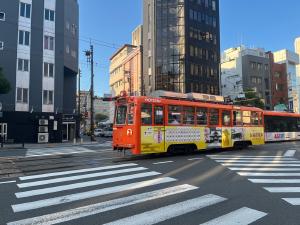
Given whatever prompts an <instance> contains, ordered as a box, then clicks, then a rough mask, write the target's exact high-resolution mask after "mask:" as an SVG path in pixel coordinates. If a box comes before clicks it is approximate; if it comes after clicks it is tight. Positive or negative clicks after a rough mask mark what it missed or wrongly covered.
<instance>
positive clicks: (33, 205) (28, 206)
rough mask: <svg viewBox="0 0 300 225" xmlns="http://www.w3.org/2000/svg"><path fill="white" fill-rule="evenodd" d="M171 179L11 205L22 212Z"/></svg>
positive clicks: (159, 179) (170, 180)
mask: <svg viewBox="0 0 300 225" xmlns="http://www.w3.org/2000/svg"><path fill="white" fill-rule="evenodd" d="M173 181H176V179H174V178H171V177H163V178H157V179H152V180H147V181H141V182H135V183H130V184H125V185H120V186H114V187H109V188H103V189H97V190H92V191H87V192H80V193H76V194H71V195H65V196H60V197H55V198H48V199H42V200H38V201H34V202H27V203H22V204H16V205H12V206H11V207H12V209H13V211H14V212H15V213H16V212H24V211H29V210H33V209H39V208H44V207H48V206H53V205H60V204H64V203H69V202H74V201H78V200H83V199H89V198H94V197H99V196H103V195H108V194H113V193H118V192H122V191H128V190H135V189H139V188H144V187H149V186H155V185H158V184H164V183H169V182H173Z"/></svg>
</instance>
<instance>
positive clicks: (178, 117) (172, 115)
mask: <svg viewBox="0 0 300 225" xmlns="http://www.w3.org/2000/svg"><path fill="white" fill-rule="evenodd" d="M181 122H182V108H181V106H169V113H168V124H169V125H179V124H181Z"/></svg>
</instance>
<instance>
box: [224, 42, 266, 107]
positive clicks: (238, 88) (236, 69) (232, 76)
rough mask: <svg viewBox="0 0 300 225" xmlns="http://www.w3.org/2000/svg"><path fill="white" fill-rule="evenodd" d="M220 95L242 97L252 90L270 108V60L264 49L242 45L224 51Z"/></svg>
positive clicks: (234, 97)
mask: <svg viewBox="0 0 300 225" xmlns="http://www.w3.org/2000/svg"><path fill="white" fill-rule="evenodd" d="M221 88H222V95H223V96H226V97H230V98H231V99H233V100H234V99H237V98H243V97H244V96H245V93H246V92H247V91H249V90H254V91H255V92H256V93H257V95H258V97H259V98H260V99H261V100H262V101H263V102H264V104H265V108H266V109H271V107H272V104H271V79H270V61H269V56H268V54H266V53H265V51H264V49H258V48H256V49H254V48H246V47H244V46H241V47H237V48H230V49H227V50H225V51H224V53H223V56H222V62H221Z"/></svg>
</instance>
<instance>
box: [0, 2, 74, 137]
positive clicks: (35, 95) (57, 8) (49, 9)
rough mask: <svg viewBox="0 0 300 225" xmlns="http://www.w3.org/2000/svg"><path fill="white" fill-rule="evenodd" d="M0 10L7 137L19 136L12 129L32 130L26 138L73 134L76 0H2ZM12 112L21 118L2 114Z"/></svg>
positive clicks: (3, 120) (0, 57)
mask: <svg viewBox="0 0 300 225" xmlns="http://www.w3.org/2000/svg"><path fill="white" fill-rule="evenodd" d="M0 11H1V12H0V14H1V15H4V17H2V19H0V29H1V30H2V31H5V32H1V34H0V42H1V43H2V44H1V45H2V46H0V47H1V48H0V66H1V67H2V68H3V70H4V74H5V76H6V78H7V79H8V80H9V82H10V84H11V87H12V90H11V91H10V92H9V93H8V94H6V95H1V96H0V102H2V105H3V111H4V114H3V117H2V118H0V121H2V122H0V123H5V124H6V126H7V135H6V136H7V138H10V139H16V140H18V139H19V138H18V136H16V134H15V133H14V131H15V130H16V129H18V130H19V132H22V133H24V135H25V134H26V132H30V133H31V135H32V137H27V138H24V140H23V141H26V142H38V141H41V142H48V141H49V142H57V141H62V140H63V139H64V140H70V139H72V138H74V137H75V136H76V124H77V122H78V120H76V114H75V110H76V76H77V72H78V29H79V27H78V26H79V6H78V3H77V0H64V1H59V0H2V1H1V8H0ZM14 113H16V114H18V115H19V116H20V117H22V118H23V121H26V122H23V123H19V122H16V121H10V119H9V118H10V117H9V116H7V115H8V114H10V115H12V114H14ZM32 118H34V119H32ZM33 124H34V125H33ZM42 124H43V125H42ZM44 124H47V125H44ZM32 129H33V130H34V133H32ZM19 141H22V140H19Z"/></svg>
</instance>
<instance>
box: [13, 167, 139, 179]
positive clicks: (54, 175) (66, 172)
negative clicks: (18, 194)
mask: <svg viewBox="0 0 300 225" xmlns="http://www.w3.org/2000/svg"><path fill="white" fill-rule="evenodd" d="M130 166H137V164H135V163H129V164H121V165H113V166H103V167H94V168H89V169H80V170H68V171H63V172H56V173H44V174H39V175H32V176H24V177H19V179H20V180H33V179H39V178H48V177H56V176H62V175H69V174H76V173H85V172H93V171H100V170H109V169H117V168H123V167H130Z"/></svg>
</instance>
